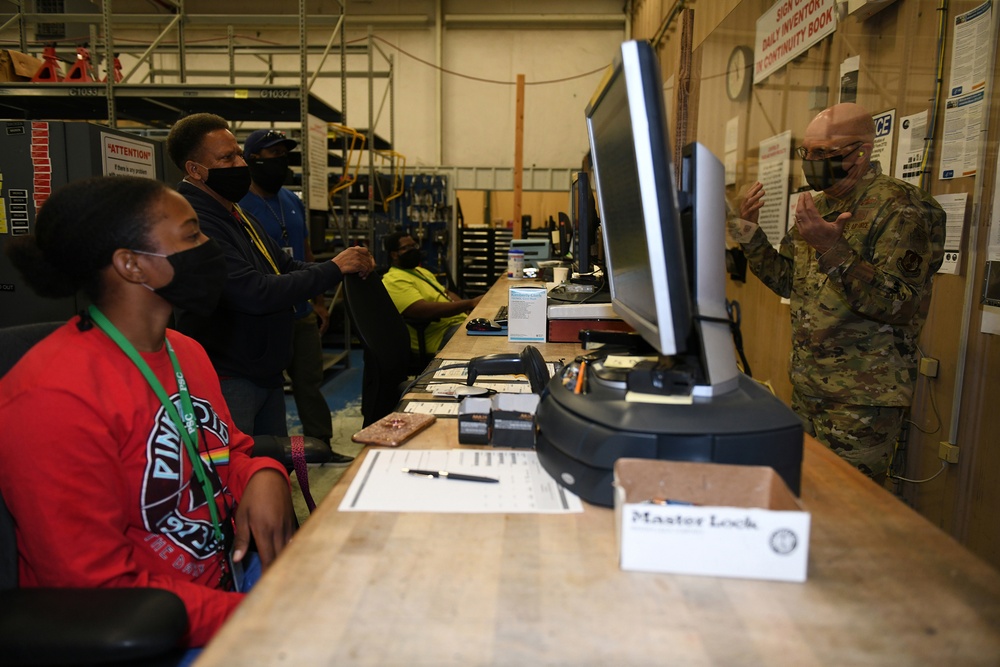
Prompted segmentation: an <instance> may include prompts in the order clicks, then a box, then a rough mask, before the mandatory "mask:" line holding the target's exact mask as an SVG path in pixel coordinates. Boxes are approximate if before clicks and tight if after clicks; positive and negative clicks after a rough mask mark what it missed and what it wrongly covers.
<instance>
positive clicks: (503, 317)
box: [493, 306, 507, 326]
mask: <svg viewBox="0 0 1000 667" xmlns="http://www.w3.org/2000/svg"><path fill="white" fill-rule="evenodd" d="M493 321H494V322H496V323H497V324H500V325H502V326H507V306H500V308H498V309H497V314H496V315H494V316H493Z"/></svg>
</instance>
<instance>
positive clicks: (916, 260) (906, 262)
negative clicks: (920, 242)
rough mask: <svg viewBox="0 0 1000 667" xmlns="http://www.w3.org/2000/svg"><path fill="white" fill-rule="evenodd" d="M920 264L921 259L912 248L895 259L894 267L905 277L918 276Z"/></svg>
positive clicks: (921, 263)
mask: <svg viewBox="0 0 1000 667" xmlns="http://www.w3.org/2000/svg"><path fill="white" fill-rule="evenodd" d="M922 265H923V259H922V258H921V257H920V255H919V254H918V253H916V252H914V251H912V250H907V251H906V254H905V255H903V256H902V257H900V258H899V259H897V260H896V268H897V269H899V271H900V272H901V273H902V274H903V275H904V276H906V277H907V278H916V277H917V276H919V275H920V267H921V266H922Z"/></svg>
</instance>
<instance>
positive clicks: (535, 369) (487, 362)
mask: <svg viewBox="0 0 1000 667" xmlns="http://www.w3.org/2000/svg"><path fill="white" fill-rule="evenodd" d="M517 373H524V374H525V375H527V376H528V383H529V384H530V385H531V393H533V394H540V393H542V390H543V389H545V386H546V385H547V384H548V383H549V367H548V366H546V365H545V359H543V358H542V353H541V352H539V351H538V348H537V347H534V346H533V345H526V346H525V348H524V349H523V350H521V352H520V353H518V354H487V355H485V356H482V357H476V358H474V359H470V360H469V373H468V377H466V379H465V383H466V384H468V385H471V384H473V383H474V382H475V381H476V378H478V377H479V376H480V375H514V374H517Z"/></svg>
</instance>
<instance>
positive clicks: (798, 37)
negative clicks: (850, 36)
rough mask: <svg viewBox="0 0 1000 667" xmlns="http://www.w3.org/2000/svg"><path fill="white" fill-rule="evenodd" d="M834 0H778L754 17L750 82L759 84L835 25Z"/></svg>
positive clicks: (822, 36)
mask: <svg viewBox="0 0 1000 667" xmlns="http://www.w3.org/2000/svg"><path fill="white" fill-rule="evenodd" d="M836 4H837V3H836V2H835V0H779V1H778V2H776V3H774V5H772V7H771V8H770V9H769V10H767V12H765V13H764V14H763V15H762V16H761V17H760V18H759V19H757V40H756V42H755V43H754V50H753V82H754V83H760V82H761V81H763V80H764V79H766V78H767V77H769V76H771V74H773V73H774V72H775V71H777V70H778V69H780V68H781V67H783V66H784V65H785V64H786V63H787V62H789V61H790V60H791V59H792V58H794V57H795V56H797V55H799V54H800V53H802V52H804V51H806V50H807V49H808V48H809V47H810V46H812V45H813V44H815V43H816V42H818V41H819V40H821V39H823V38H824V37H826V36H827V35H829V34H830V33H832V32H833V31H834V30H835V29H836V28H837V12H836Z"/></svg>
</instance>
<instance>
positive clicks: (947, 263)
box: [934, 192, 969, 275]
mask: <svg viewBox="0 0 1000 667" xmlns="http://www.w3.org/2000/svg"><path fill="white" fill-rule="evenodd" d="M968 198H969V193H968V192H958V193H955V194H942V195H934V199H935V200H937V203H938V204H940V205H941V208H943V209H944V214H945V216H946V218H945V240H944V263H943V264H941V268H940V269H938V273H950V274H952V275H955V274H957V273H958V269H959V260H960V259H961V248H962V228H963V227H965V203H966V201H968Z"/></svg>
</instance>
